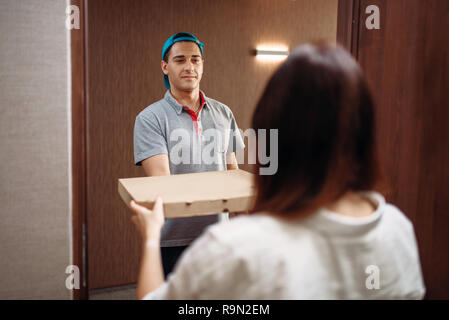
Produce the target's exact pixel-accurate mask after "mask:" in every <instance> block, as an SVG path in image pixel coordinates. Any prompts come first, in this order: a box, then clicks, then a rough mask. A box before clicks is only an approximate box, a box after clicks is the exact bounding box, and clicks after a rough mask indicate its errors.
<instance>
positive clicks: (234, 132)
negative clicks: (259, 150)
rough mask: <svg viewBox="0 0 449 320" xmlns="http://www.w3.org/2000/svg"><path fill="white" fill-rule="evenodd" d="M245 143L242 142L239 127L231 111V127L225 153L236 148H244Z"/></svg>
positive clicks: (234, 150)
mask: <svg viewBox="0 0 449 320" xmlns="http://www.w3.org/2000/svg"><path fill="white" fill-rule="evenodd" d="M244 148H245V143H244V142H243V138H242V135H241V134H240V129H239V127H238V126H237V121H235V118H234V114H233V113H232V111H231V127H230V132H229V147H228V150H227V152H226V154H230V153H233V152H236V151H237V150H240V149H244Z"/></svg>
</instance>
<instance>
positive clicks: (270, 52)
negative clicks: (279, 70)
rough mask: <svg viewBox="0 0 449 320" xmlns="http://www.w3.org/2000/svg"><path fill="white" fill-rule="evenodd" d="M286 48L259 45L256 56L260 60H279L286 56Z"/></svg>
mask: <svg viewBox="0 0 449 320" xmlns="http://www.w3.org/2000/svg"><path fill="white" fill-rule="evenodd" d="M288 53H289V52H288V48H287V47H285V46H259V47H257V49H256V57H257V59H259V60H261V61H281V60H284V59H285V58H287V57H288Z"/></svg>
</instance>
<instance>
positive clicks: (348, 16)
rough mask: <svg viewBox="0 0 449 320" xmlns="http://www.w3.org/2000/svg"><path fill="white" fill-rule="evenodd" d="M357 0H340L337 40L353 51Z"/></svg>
mask: <svg viewBox="0 0 449 320" xmlns="http://www.w3.org/2000/svg"><path fill="white" fill-rule="evenodd" d="M354 2H355V0H338V19H337V42H338V43H339V44H341V45H342V46H343V47H345V48H346V50H348V51H350V52H351V51H352V50H351V48H352V41H353V39H352V32H353V29H354V27H353V26H354V24H355V22H356V21H355V18H356V17H355V16H354Z"/></svg>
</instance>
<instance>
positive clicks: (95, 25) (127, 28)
mask: <svg viewBox="0 0 449 320" xmlns="http://www.w3.org/2000/svg"><path fill="white" fill-rule="evenodd" d="M336 24H337V0H333V1H329V0H314V1H308V0H298V1H290V0H257V1H255V0H228V1H208V0H190V1H184V0H169V1H147V0H132V1H130V0H126V1H124V0H120V1H119V0H116V1H106V0H105V1H103V0H87V34H86V41H87V60H86V64H87V79H86V85H87V89H86V91H87V182H88V185H87V208H88V210H87V225H88V262H89V263H88V264H89V265H88V272H89V289H95V288H102V287H109V286H114V285H122V284H129V283H134V282H135V281H136V278H137V271H138V263H139V255H140V251H139V250H140V248H139V246H140V243H139V238H138V235H137V233H136V231H135V229H134V226H133V225H132V223H131V222H130V220H129V218H130V213H129V212H128V211H127V208H126V207H125V205H124V203H122V200H121V199H120V198H119V196H118V193H117V178H123V177H134V176H142V175H143V170H142V169H140V168H136V167H134V165H133V127H134V120H135V117H136V115H137V114H138V113H139V112H140V111H141V110H142V109H144V108H145V107H146V106H148V105H149V104H151V103H153V102H155V101H156V100H159V99H161V98H162V96H163V94H164V93H165V87H164V86H163V82H162V73H161V70H160V60H161V57H160V54H161V49H162V46H163V43H164V41H165V40H166V39H167V38H168V37H169V36H170V35H172V34H173V33H175V32H179V31H188V32H192V33H194V34H195V35H197V36H198V38H199V39H200V40H201V41H202V42H204V43H205V45H206V46H205V69H204V76H203V80H202V83H201V88H202V89H203V90H204V91H205V93H206V95H208V96H210V97H213V98H215V99H217V100H219V101H222V102H223V103H226V104H227V105H228V106H229V107H230V108H231V109H232V111H233V112H234V115H235V117H236V119H237V122H238V124H239V126H240V127H241V128H242V129H246V128H247V127H248V126H249V124H250V120H251V117H252V113H253V110H254V107H255V104H256V101H257V99H258V97H259V95H260V94H261V92H262V90H263V87H264V85H265V82H266V80H267V79H268V77H269V76H270V74H271V73H272V72H273V71H274V69H275V68H276V67H277V66H278V65H279V63H261V62H260V61H257V60H256V59H255V57H254V56H251V54H250V51H251V50H253V49H255V48H256V46H257V45H259V44H284V45H287V46H288V47H290V48H292V47H294V46H296V45H299V44H301V43H303V42H306V41H310V40H317V39H326V40H332V41H335V38H336ZM243 167H244V166H243ZM244 168H245V167H244Z"/></svg>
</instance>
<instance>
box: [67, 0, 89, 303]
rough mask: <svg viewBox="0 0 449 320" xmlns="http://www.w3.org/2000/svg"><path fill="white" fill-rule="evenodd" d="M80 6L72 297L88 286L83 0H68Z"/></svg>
mask: <svg viewBox="0 0 449 320" xmlns="http://www.w3.org/2000/svg"><path fill="white" fill-rule="evenodd" d="M70 5H75V6H77V7H78V8H79V13H80V28H79V29H72V30H71V31H70V63H71V78H72V83H71V92H72V96H71V104H72V110H71V111H72V243H73V252H72V259H73V260H72V261H73V265H75V266H78V268H79V270H80V273H79V275H80V279H79V280H80V281H79V282H80V288H79V289H73V290H72V293H73V296H72V298H73V299H74V300H88V299H89V292H88V288H87V283H88V282H87V276H88V275H87V232H86V231H87V219H86V218H87V215H86V213H87V196H86V195H87V184H86V182H87V165H86V164H87V157H86V156H87V144H86V137H87V130H86V124H87V121H86V94H85V93H86V59H85V57H86V51H85V49H86V35H87V32H86V28H85V26H86V14H85V13H86V3H85V0H70Z"/></svg>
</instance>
